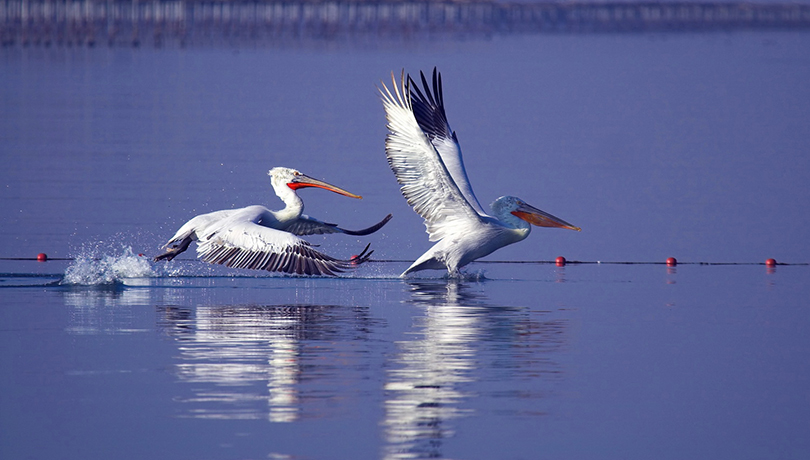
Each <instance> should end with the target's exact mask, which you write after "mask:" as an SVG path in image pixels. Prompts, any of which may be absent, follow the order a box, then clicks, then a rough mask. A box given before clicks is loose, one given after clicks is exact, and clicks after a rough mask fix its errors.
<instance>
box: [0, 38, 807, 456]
mask: <svg viewBox="0 0 810 460" xmlns="http://www.w3.org/2000/svg"><path fill="white" fill-rule="evenodd" d="M807 50H810V34H806V33H801V32H738V33H713V34H682V35H678V34H651V35H645V34H638V35H636V34H633V35H630V34H628V35H524V36H521V35H515V36H496V37H489V38H486V39H477V38H474V37H468V38H465V39H458V40H456V39H451V38H447V39H444V40H441V41H436V42H416V43H401V44H397V43H380V44H369V43H365V44H346V43H343V44H340V45H335V46H319V45H313V44H309V45H302V46H299V47H292V48H287V49H285V48H281V47H272V46H270V47H258V46H257V47H255V48H250V47H234V46H229V45H223V46H211V47H191V48H185V49H173V48H166V49H151V48H148V47H144V48H140V49H131V48H104V47H100V48H92V49H87V48H48V49H46V48H21V47H17V48H15V47H7V48H2V49H0V81H2V82H3V84H2V85H0V154H1V155H2V159H3V165H4V166H3V168H0V186H2V188H0V215H2V226H0V258H3V260H0V324H2V326H0V458H99V459H100V458H133V459H135V458H155V459H160V458H172V459H174V458H195V459H197V458H211V459H255V458H270V459H296V460H298V459H347V458H352V459H405V458H447V459H494V458H497V459H536V458H550V459H554V458H577V459H618V458H621V459H648V458H662V459H682V458H698V459H760V458H768V459H802V458H806V457H807V455H808V453H809V452H810V441H808V439H807V436H806V431H807V430H806V428H807V426H808V423H810V405H808V401H810V365H808V363H810V343H809V342H808V339H807V334H806V331H807V330H808V327H810V324H808V323H810V315H808V313H807V307H808V301H807V299H808V298H810V283H808V280H810V276H809V275H810V271H809V270H810V268H808V266H807V265H804V264H806V263H807V262H809V261H810V250H808V246H807V241H808V237H809V236H810V235H808V230H807V229H808V228H810V226H808V224H810V217H808V216H809V215H808V213H807V212H806V208H807V203H808V202H810V185H808V184H810V174H809V173H810V168H809V166H810V164H809V163H808V157H807V155H806V152H807V151H808V148H810V129H809V128H808V123H807V120H810V113H808V110H810V109H808V107H810V97H809V96H810V86H808V85H807V83H806V82H807V81H810V54H808V51H807ZM434 65H437V66H438V67H439V70H441V71H442V73H443V80H444V85H445V90H444V97H445V102H446V104H447V111H448V117H449V120H450V123H451V126H452V127H453V129H455V130H456V132H457V134H458V137H459V140H460V142H461V145H462V148H463V149H464V153H465V161H466V166H467V170H468V172H469V175H470V179H471V182H472V184H473V187H474V189H475V191H476V194H477V195H478V198H479V200H480V201H481V202H482V203H489V202H491V201H492V200H494V199H495V198H497V197H498V196H500V195H504V194H511V195H517V196H520V197H521V198H523V199H525V200H526V201H527V202H529V203H531V204H532V205H534V206H537V207H539V208H541V209H544V210H546V211H548V212H551V213H553V214H554V215H557V216H559V217H561V218H563V219H565V220H567V221H569V222H571V223H573V224H575V225H577V226H580V227H582V228H583V230H582V232H570V231H560V230H549V229H535V231H534V232H533V234H532V235H530V237H529V238H528V239H527V240H525V241H523V242H521V243H519V244H516V245H514V246H512V247H509V248H505V249H503V250H501V251H498V252H496V253H495V254H493V255H492V256H490V257H488V258H487V260H486V261H485V262H482V263H475V264H471V265H470V266H469V267H468V269H467V276H466V277H465V278H463V279H460V280H448V279H445V278H443V277H442V276H441V273H438V272H437V273H426V274H425V276H424V277H422V278H419V279H409V280H401V279H399V278H397V275H398V274H399V273H400V272H401V271H402V270H403V269H404V268H405V267H407V266H408V264H409V262H410V261H412V260H413V259H415V258H416V257H418V256H419V255H420V254H421V253H422V252H423V251H425V250H426V249H427V248H428V247H429V243H428V241H427V235H426V234H425V233H424V226H423V225H422V222H421V220H420V219H419V218H418V216H417V215H416V214H415V213H413V211H412V210H410V209H409V208H408V206H407V204H406V203H405V201H404V199H402V197H401V195H400V194H399V191H398V189H397V184H396V182H395V180H394V178H393V175H392V174H391V172H390V170H389V169H388V166H387V164H386V160H385V156H384V154H383V140H384V137H385V133H386V130H385V122H384V116H383V111H382V107H381V104H380V101H379V98H378V96H377V94H376V88H375V86H378V85H379V84H380V83H379V82H380V81H381V80H384V79H389V78H390V73H391V71H394V72H396V73H399V71H400V70H401V69H402V68H403V67H404V68H405V69H406V70H407V71H410V72H417V71H418V70H419V69H424V70H429V69H431V68H432V66H434ZM273 166H289V167H294V168H297V169H300V170H301V171H302V172H304V173H306V174H309V175H311V176H313V177H317V178H320V179H324V180H327V181H329V182H331V183H334V184H336V185H339V186H341V187H344V188H346V189H348V190H350V191H352V192H354V193H358V194H360V195H363V197H364V198H363V200H351V199H348V198H346V197H341V196H338V195H334V194H330V193H326V192H324V191H321V190H314V189H311V190H305V191H302V193H301V195H302V197H303V199H304V201H305V203H306V205H307V209H306V212H307V213H308V214H310V215H312V216H314V217H317V218H320V219H323V220H327V221H331V222H336V223H338V224H340V225H342V226H345V227H349V228H353V227H357V228H361V227H365V226H367V225H370V224H372V223H374V222H376V221H378V220H379V219H381V218H382V217H383V216H385V215H386V214H387V213H389V212H391V213H393V214H394V219H393V220H392V221H391V222H390V223H389V224H388V225H387V226H386V227H385V228H383V229H382V230H381V231H380V232H378V233H375V234H373V235H371V236H368V237H364V238H357V237H348V236H345V235H330V236H327V237H311V238H308V239H310V240H311V241H312V242H313V243H316V244H320V245H321V249H322V250H324V251H325V252H327V253H329V254H334V255H337V256H342V257H346V256H349V255H351V254H356V253H357V252H358V251H359V250H360V249H362V247H363V246H364V245H365V244H366V243H371V244H372V248H373V249H375V251H376V252H375V256H376V257H377V258H378V259H385V260H393V262H373V263H369V264H366V265H364V266H362V267H360V268H359V269H358V270H356V271H355V272H353V273H350V274H347V275H346V276H344V277H341V278H338V279H330V278H295V277H284V276H278V275H272V274H264V273H253V272H249V271H239V270H229V269H224V268H222V267H215V266H208V265H205V264H202V263H200V262H197V261H195V260H194V259H193V257H192V256H193V254H192V252H191V251H189V252H188V253H187V254H186V255H184V257H181V258H180V259H178V260H175V261H173V262H171V263H169V264H155V263H152V262H151V261H150V256H152V255H154V254H156V253H157V251H158V248H159V246H160V245H161V244H163V243H164V242H165V241H166V240H167V239H168V238H169V237H170V236H171V235H172V234H173V233H174V231H175V230H176V229H177V228H178V227H179V226H180V225H182V223H183V222H185V221H186V220H187V219H189V218H190V217H192V216H194V215H196V214H199V213H202V212H208V211H213V210H217V209H225V208H231V207H238V206H245V205H248V204H265V205H267V206H269V207H271V208H277V207H280V206H281V203H280V201H278V199H277V198H275V197H274V196H273V194H272V190H271V189H270V186H269V179H268V177H267V175H266V172H267V170H268V169H270V168H271V167H273ZM40 252H44V253H47V254H48V255H49V257H51V258H52V259H64V260H51V261H49V262H45V263H41V262H36V261H33V260H11V259H16V258H33V257H35V256H36V254H37V253H40ZM559 255H563V256H565V257H566V258H567V259H569V260H573V261H584V262H588V263H585V264H569V265H567V266H565V267H557V266H555V265H553V264H550V263H544V262H545V261H551V260H554V258H555V257H557V256H559ZM670 256H671V257H676V258H677V259H678V260H679V261H680V262H681V263H680V264H679V265H678V266H677V267H666V266H664V265H663V264H661V262H663V261H664V260H665V259H666V258H667V257H670ZM770 257H772V258H775V259H777V260H778V261H779V262H783V263H788V264H791V265H779V266H777V267H775V268H768V267H765V266H764V265H762V263H763V262H764V260H765V259H766V258H770ZM487 261H488V262H489V263H486V262H487ZM496 262H497V263H496ZM518 262H524V263H518ZM596 262H602V263H596ZM610 262H656V263H657V264H613V263H610ZM701 262H702V263H703V264H701ZM720 263H739V265H716V264H720ZM796 264H798V265H796Z"/></svg>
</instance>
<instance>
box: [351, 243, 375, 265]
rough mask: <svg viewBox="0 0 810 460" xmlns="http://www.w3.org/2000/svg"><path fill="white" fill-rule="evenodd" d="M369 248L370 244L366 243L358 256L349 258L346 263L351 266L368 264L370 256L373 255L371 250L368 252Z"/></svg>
mask: <svg viewBox="0 0 810 460" xmlns="http://www.w3.org/2000/svg"><path fill="white" fill-rule="evenodd" d="M370 247H371V243H368V244H367V245H366V247H365V248H363V251H362V252H360V254H357V255H354V256H351V258H349V260H348V262H349V263H350V264H351V265H353V266H357V265H361V264H364V263H366V262H368V261H369V260H370V259H371V255H372V254H374V250H373V249H372V250H371V251H369V248H370Z"/></svg>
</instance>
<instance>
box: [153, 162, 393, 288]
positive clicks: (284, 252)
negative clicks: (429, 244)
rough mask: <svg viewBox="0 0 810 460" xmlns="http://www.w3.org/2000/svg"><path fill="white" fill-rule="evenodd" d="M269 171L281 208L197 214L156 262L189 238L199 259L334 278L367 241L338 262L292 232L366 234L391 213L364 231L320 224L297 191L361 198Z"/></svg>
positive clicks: (291, 172)
mask: <svg viewBox="0 0 810 460" xmlns="http://www.w3.org/2000/svg"><path fill="white" fill-rule="evenodd" d="M267 174H268V175H269V176H270V183H271V184H272V186H273V190H275V192H276V195H278V197H279V198H281V200H282V201H283V202H284V204H285V207H284V209H282V210H280V211H270V210H269V209H267V208H265V207H264V206H258V205H254V206H248V207H246V208H241V209H226V210H222V211H214V212H210V213H208V214H201V215H199V216H197V217H194V218H193V219H191V220H190V221H188V222H186V223H185V224H184V225H183V226H182V227H180V230H178V231H177V233H176V234H175V235H174V236H173V237H172V238H171V239H170V240H169V242H168V243H166V244H165V245H164V248H168V249H166V252H164V253H163V254H160V255H158V256H156V257H155V258H154V260H155V261H156V262H157V261H159V260H172V259H174V258H175V257H177V255H178V254H180V253H182V252H184V251H185V250H186V249H188V246H189V245H190V244H191V242H192V241H197V257H199V258H200V259H202V260H203V261H205V262H208V263H212V264H222V265H226V266H228V267H234V268H249V269H255V270H267V271H271V272H284V273H295V274H299V275H330V276H334V275H335V273H336V272H343V271H346V270H348V269H351V268H353V267H354V266H356V265H359V264H361V263H363V262H366V261H367V260H368V259H369V257H370V256H371V253H372V252H374V251H368V245H367V246H366V248H365V249H363V251H362V252H361V253H360V254H359V255H357V256H354V257H352V259H350V260H340V259H335V258H333V257H330V256H328V255H326V254H323V253H321V252H318V251H316V250H315V249H313V248H312V246H311V245H310V244H309V243H308V242H306V241H305V240H303V239H301V238H298V236H296V235H314V234H324V233H345V234H347V235H369V234H371V233H374V232H376V231H377V230H379V229H380V228H382V226H383V225H385V224H386V223H387V222H388V221H389V220H390V219H391V214H389V215H387V216H385V218H384V219H383V220H381V221H380V222H378V223H377V224H375V225H372V226H371V227H368V228H365V229H362V230H347V229H345V228H341V227H338V226H337V225H336V224H329V223H326V222H322V221H320V220H318V219H315V218H312V217H309V216H307V215H305V214H303V211H304V202H303V201H301V198H300V197H299V196H298V194H297V193H296V191H297V190H298V189H300V188H304V187H318V188H322V189H325V190H329V191H332V192H335V193H338V194H340V195H345V196H348V197H351V198H358V199H359V198H362V197H361V196H359V195H355V194H353V193H350V192H347V191H346V190H343V189H342V188H340V187H336V186H334V185H331V184H328V183H326V182H323V181H320V180H318V179H313V178H312V177H309V176H307V175H305V174H302V173H301V172H299V171H297V170H295V169H290V168H273V169H271V170H270V171H269V172H268V173H267ZM173 243H177V244H173ZM172 244H173V245H172ZM169 245H172V247H169Z"/></svg>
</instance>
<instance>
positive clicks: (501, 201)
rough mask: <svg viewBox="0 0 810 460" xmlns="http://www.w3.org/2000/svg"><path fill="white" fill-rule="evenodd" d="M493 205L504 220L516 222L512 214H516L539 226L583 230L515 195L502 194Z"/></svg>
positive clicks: (498, 216) (493, 209)
mask: <svg viewBox="0 0 810 460" xmlns="http://www.w3.org/2000/svg"><path fill="white" fill-rule="evenodd" d="M491 207H492V212H493V214H494V215H495V217H497V218H498V219H500V220H502V221H504V222H510V221H511V222H514V221H515V219H514V218H513V217H512V216H515V217H517V218H519V219H521V220H524V221H526V222H528V223H530V224H532V225H536V226H538V227H557V228H567V229H569V230H576V231H580V230H582V229H581V228H579V227H575V226H573V225H571V224H569V223H568V222H566V221H564V220H562V219H560V218H559V217H555V216H552V215H551V214H549V213H547V212H545V211H541V210H539V209H537V208H535V207H534V206H532V205H530V204H528V203H526V202H525V201H523V200H521V199H520V198H517V197H514V196H502V197H500V198H498V199H497V200H495V202H494V203H492V205H491ZM523 225H525V224H523Z"/></svg>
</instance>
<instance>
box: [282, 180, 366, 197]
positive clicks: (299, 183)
mask: <svg viewBox="0 0 810 460" xmlns="http://www.w3.org/2000/svg"><path fill="white" fill-rule="evenodd" d="M287 187H290V188H291V189H293V190H297V189H299V188H304V187H318V188H322V189H324V190H329V191H330V192H335V193H339V194H341V195H345V196H348V197H351V198H363V197H362V196H360V195H355V194H354V193H351V192H347V191H346V190H343V189H342V188H340V187H336V186H334V185H332V184H327V183H326V182H324V181H321V180H318V179H313V178H312V177H309V176H307V175H306V174H298V175H296V176H295V177H294V178H293V180H292V181H290V182H287Z"/></svg>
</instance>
